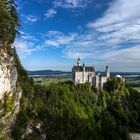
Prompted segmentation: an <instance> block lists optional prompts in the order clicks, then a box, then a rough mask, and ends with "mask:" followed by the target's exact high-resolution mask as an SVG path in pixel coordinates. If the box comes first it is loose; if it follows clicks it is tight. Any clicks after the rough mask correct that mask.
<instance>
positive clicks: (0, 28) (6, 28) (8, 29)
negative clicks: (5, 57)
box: [0, 0, 19, 47]
mask: <svg viewBox="0 0 140 140" xmlns="http://www.w3.org/2000/svg"><path fill="white" fill-rule="evenodd" d="M17 27H19V19H18V15H17V12H16V5H15V2H14V0H2V1H0V45H2V46H3V47H4V46H5V45H11V44H12V43H13V42H14V40H15V37H16V33H17Z"/></svg>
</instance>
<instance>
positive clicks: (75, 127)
mask: <svg viewBox="0 0 140 140" xmlns="http://www.w3.org/2000/svg"><path fill="white" fill-rule="evenodd" d="M27 83H28V82H27ZM30 85H32V86H31V87H32V88H31V87H28V86H29V83H28V84H27V85H26V84H24V86H25V87H26V88H25V91H26V92H27V89H28V90H29V89H30V90H31V89H32V90H31V91H30V90H29V91H28V92H27V93H26V92H25V93H26V94H25V95H26V96H25V95H24V96H25V97H24V98H23V99H22V100H23V101H22V102H24V103H22V106H21V112H20V113H19V117H18V120H17V123H16V125H15V127H14V129H13V136H14V138H15V139H20V138H21V134H23V132H25V128H26V127H27V124H28V122H29V120H30V121H33V122H43V129H44V130H45V132H46V135H47V139H48V140H55V139H56V140H59V139H60V140H61V139H65V140H67V139H68V140H69V139H75V140H79V139H80V140H86V139H89V140H90V139H91V140H92V139H94V140H108V139H110V140H129V139H130V138H129V135H128V131H139V129H138V128H140V126H139V121H140V120H139V116H140V114H139V113H140V110H139V107H138V105H139V102H140V94H139V93H138V92H136V91H135V90H132V89H131V88H130V87H126V86H125V84H124V83H123V82H122V81H120V80H116V79H110V80H109V81H108V83H107V85H106V87H105V90H104V91H102V92H100V93H97V92H95V90H94V88H93V87H92V86H91V85H90V84H89V83H86V84H79V85H76V86H75V85H73V84H72V83H70V82H63V83H58V84H50V85H49V86H47V87H44V86H41V85H34V84H33V82H30ZM109 86H111V87H109ZM112 87H113V88H112ZM29 94H30V95H29ZM134 101H135V104H134ZM35 137H36V139H40V137H39V135H38V134H35V132H33V133H32V134H30V135H29V136H27V137H26V138H27V139H34V138H35Z"/></svg>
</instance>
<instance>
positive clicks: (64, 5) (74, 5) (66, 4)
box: [53, 0, 89, 8]
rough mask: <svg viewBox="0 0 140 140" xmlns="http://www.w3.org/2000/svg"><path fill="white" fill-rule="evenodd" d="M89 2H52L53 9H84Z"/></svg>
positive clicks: (58, 0)
mask: <svg viewBox="0 0 140 140" xmlns="http://www.w3.org/2000/svg"><path fill="white" fill-rule="evenodd" d="M88 3H89V0H54V1H53V4H54V7H61V8H85V7H86V6H87V4H88Z"/></svg>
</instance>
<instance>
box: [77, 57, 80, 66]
mask: <svg viewBox="0 0 140 140" xmlns="http://www.w3.org/2000/svg"><path fill="white" fill-rule="evenodd" d="M77 66H80V58H79V57H78V59H77Z"/></svg>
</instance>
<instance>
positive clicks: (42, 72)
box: [28, 70, 140, 77]
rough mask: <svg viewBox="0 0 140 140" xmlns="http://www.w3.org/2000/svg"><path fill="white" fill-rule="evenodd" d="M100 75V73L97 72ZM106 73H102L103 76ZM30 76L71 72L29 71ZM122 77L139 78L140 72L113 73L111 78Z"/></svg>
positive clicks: (59, 74) (61, 74)
mask: <svg viewBox="0 0 140 140" xmlns="http://www.w3.org/2000/svg"><path fill="white" fill-rule="evenodd" d="M96 73H98V72H96ZM103 73H104V72H101V74H103ZM28 74H29V75H30V76H33V77H35V76H70V75H71V72H68V71H60V70H37V71H28ZM115 75H122V76H124V77H137V76H140V72H111V76H115Z"/></svg>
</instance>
